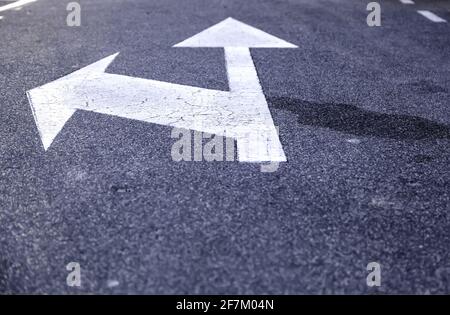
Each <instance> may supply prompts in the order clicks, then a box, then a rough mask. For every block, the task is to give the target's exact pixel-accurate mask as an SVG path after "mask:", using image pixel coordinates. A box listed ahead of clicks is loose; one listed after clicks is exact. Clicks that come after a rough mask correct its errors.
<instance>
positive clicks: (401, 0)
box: [400, 0, 414, 4]
mask: <svg viewBox="0 0 450 315" xmlns="http://www.w3.org/2000/svg"><path fill="white" fill-rule="evenodd" d="M400 2H401V3H403V4H414V1H412V0H400Z"/></svg>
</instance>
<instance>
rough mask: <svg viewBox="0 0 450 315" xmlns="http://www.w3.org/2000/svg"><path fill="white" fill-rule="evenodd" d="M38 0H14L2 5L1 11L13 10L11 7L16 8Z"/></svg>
mask: <svg viewBox="0 0 450 315" xmlns="http://www.w3.org/2000/svg"><path fill="white" fill-rule="evenodd" d="M36 1H37V0H19V1H17V2H13V3H10V4H7V5H4V6H2V7H0V12H3V11H6V10H11V9H15V8H18V7H21V6H24V5H25V4H28V3H32V2H36Z"/></svg>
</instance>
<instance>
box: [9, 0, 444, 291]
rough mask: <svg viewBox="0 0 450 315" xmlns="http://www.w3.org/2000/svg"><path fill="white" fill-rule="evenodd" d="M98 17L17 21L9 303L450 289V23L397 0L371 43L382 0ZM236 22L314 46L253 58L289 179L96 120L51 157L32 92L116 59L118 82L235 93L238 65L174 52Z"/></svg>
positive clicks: (96, 5)
mask: <svg viewBox="0 0 450 315" xmlns="http://www.w3.org/2000/svg"><path fill="white" fill-rule="evenodd" d="M80 3H81V6H82V26H81V27H78V28H70V27H67V26H66V24H65V19H66V15H67V12H66V10H65V5H66V3H64V1H57V0H39V1H38V2H36V3H33V4H30V5H27V6H25V7H23V9H22V10H20V11H7V12H3V13H2V15H3V16H4V19H3V20H0V38H1V42H0V86H1V90H0V292H2V293H51V294H52V293H137V294H194V293H200V294H288V293H289V294H305V293H310V294H323V293H333V294H343V293H349V294H359V293H361V294H372V293H390V294H394V293H414V294H427V293H450V255H449V252H450V248H449V244H450V215H449V210H450V207H449V204H450V200H449V199H450V193H449V191H450V176H449V162H450V161H449V160H450V147H449V144H450V107H449V100H450V98H449V93H450V61H449V60H450V59H449V52H450V36H449V32H450V26H449V23H433V22H431V21H429V20H427V19H425V18H424V17H423V16H420V15H419V14H417V13H416V12H415V10H416V8H414V7H412V6H406V5H402V4H401V3H400V2H399V1H380V3H381V6H382V26H381V27H372V28H371V27H368V26H367V25H366V16H367V13H368V12H367V11H366V3H365V2H364V1H337V0H334V1H333V0H320V1H312V0H295V1H294V0H290V1H273V0H270V1H269V0H267V1H266V0H262V1H256V0H251V1H245V2H244V1H237V0H236V1H224V0H222V1H218V0H215V1H206V0H191V1H175V0H164V1H163V0H160V1H156V0H155V1H144V0H130V1H118V0H105V1H93V0H82V1H80ZM417 6H420V9H423V8H424V7H427V8H429V10H431V11H433V12H434V13H436V14H437V15H439V16H441V17H443V18H445V19H447V20H449V21H450V12H449V11H448V9H447V7H448V6H447V5H446V4H444V3H443V1H426V2H425V1H417ZM229 16H231V17H234V18H236V19H238V20H240V21H242V22H244V23H247V24H250V25H252V26H255V27H257V28H260V29H262V30H264V31H266V32H268V33H270V34H273V35H275V36H278V37H280V38H282V39H284V40H287V41H289V42H291V43H294V44H296V45H298V46H299V48H298V49H286V50H283V49H252V51H251V52H252V56H253V59H254V62H255V65H256V68H257V71H258V74H259V77H260V80H261V85H262V87H263V89H264V93H265V95H266V98H267V100H268V103H269V107H270V110H271V113H272V115H273V118H274V121H275V124H276V125H277V126H279V129H280V139H281V142H282V143H283V146H284V150H285V152H286V155H287V158H288V163H285V164H282V165H281V166H280V168H279V170H278V171H277V172H274V173H261V172H260V168H259V165H253V164H244V163H238V162H214V163H212V162H173V161H172V159H171V157H170V149H171V145H172V143H173V139H171V138H170V132H171V129H170V128H169V127H166V126H158V125H152V124H147V123H141V122H136V121H130V120H126V119H121V118H117V117H110V116H105V115H100V114H95V113H89V112H82V111H78V112H77V113H76V114H75V115H74V116H73V117H72V118H71V119H70V120H69V122H68V123H67V124H66V126H65V128H64V129H63V131H62V132H61V133H60V134H59V135H58V137H57V138H56V140H55V142H54V143H53V144H52V147H51V148H50V149H49V150H48V151H47V152H44V150H43V149H42V146H41V144H40V139H39V135H38V131H37V129H36V126H35V123H34V120H33V115H32V112H31V109H30V106H29V104H28V101H27V98H26V91H27V90H29V89H32V88H35V87H37V86H40V85H42V84H45V83H47V82H50V81H53V80H55V79H57V78H60V77H62V76H64V75H67V74H68V73H71V72H73V71H75V70H77V69H79V68H81V67H83V66H85V65H88V64H90V63H92V62H95V61H97V60H99V59H101V58H103V57H105V56H108V55H111V54H113V53H116V52H120V55H119V57H118V58H117V59H116V60H115V61H114V62H113V64H111V66H110V67H109V68H108V70H107V71H108V72H110V73H118V74H125V75H130V76H137V77H142V78H149V79H156V80H161V81H167V82H173V83H179V84H189V85H194V86H200V87H207V88H215V89H223V90H226V89H227V77H226V70H225V65H224V56H223V52H222V50H220V49H203V48H200V49H187V48H172V46H173V45H174V44H176V43H178V42H180V41H182V40H184V39H186V38H188V37H190V36H192V35H194V34H196V33H198V32H200V31H202V30H203V29H205V28H207V27H209V26H211V25H213V24H215V23H218V22H220V21H221V20H223V19H225V18H227V17H229ZM168 106H170V104H168ZM71 261H76V262H79V263H80V264H81V271H82V280H81V281H82V286H81V287H80V288H72V287H68V286H67V285H66V276H67V274H68V271H66V269H65V266H66V264H68V263H69V262H71ZM372 261H376V262H379V263H380V264H381V268H382V285H381V286H380V287H378V288H369V287H367V285H366V276H367V273H368V272H367V271H366V265H367V264H368V263H369V262H372ZM112 283H114V285H111V284H112Z"/></svg>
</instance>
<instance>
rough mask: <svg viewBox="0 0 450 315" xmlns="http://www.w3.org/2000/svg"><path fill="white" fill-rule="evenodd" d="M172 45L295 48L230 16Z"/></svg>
mask: <svg viewBox="0 0 450 315" xmlns="http://www.w3.org/2000/svg"><path fill="white" fill-rule="evenodd" d="M173 47H247V48H297V46H296V45H294V44H291V43H289V42H287V41H284V40H282V39H280V38H278V37H275V36H273V35H270V34H268V33H266V32H263V31H261V30H259V29H257V28H254V27H252V26H250V25H247V24H245V23H242V22H239V21H237V20H235V19H233V18H231V17H229V18H227V19H225V20H223V21H222V22H220V23H218V24H216V25H213V26H211V27H210V28H207V29H206V30H204V31H202V32H200V33H198V34H197V35H194V36H192V37H190V38H188V39H186V40H184V41H182V42H181V43H178V44H176V45H174V46H173Z"/></svg>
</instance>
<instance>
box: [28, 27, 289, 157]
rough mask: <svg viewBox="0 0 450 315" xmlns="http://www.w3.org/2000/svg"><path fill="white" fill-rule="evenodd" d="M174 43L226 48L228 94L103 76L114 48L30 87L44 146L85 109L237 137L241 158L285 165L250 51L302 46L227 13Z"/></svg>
mask: <svg viewBox="0 0 450 315" xmlns="http://www.w3.org/2000/svg"><path fill="white" fill-rule="evenodd" d="M174 47H223V48H224V50H225V60H226V68H227V73H228V82H229V91H218V90H211V89H203V88H198V87H192V86H186V85H179V84H173V83H168V82H162V81H156V80H147V79H141V78H134V77H129V76H123V75H117V74H109V73H105V70H106V69H107V67H108V66H109V65H110V64H111V62H112V61H113V60H114V59H115V58H116V57H117V55H118V53H116V54H114V55H111V56H109V57H106V58H104V59H102V60H100V61H97V62H95V63H93V64H91V65H89V66H87V67H85V68H82V69H80V70H78V71H76V72H74V73H72V74H69V75H67V76H65V77H63V78H61V79H58V80H56V81H53V82H51V83H48V84H46V85H43V86H41V87H38V88H35V89H33V90H30V91H28V92H27V94H28V99H29V102H30V105H31V108H32V110H33V114H34V118H35V121H36V125H37V127H38V130H39V134H40V136H41V140H42V143H43V146H44V149H45V150H47V149H48V148H49V147H50V145H51V144H52V142H53V141H54V139H55V137H56V136H57V135H58V133H59V132H60V131H61V130H62V128H63V127H64V125H65V123H66V122H67V121H68V120H69V119H70V117H71V116H72V115H73V114H74V113H75V111H76V110H86V111H93V112H97V113H102V114H107V115H113V116H119V117H123V118H129V119H135V120H140V121H145V122H150V123H155V124H161V125H168V126H173V127H177V128H185V129H192V130H197V131H201V132H206V133H212V134H217V135H222V136H227V137H233V138H235V139H236V141H237V146H238V159H239V161H241V162H285V161H286V156H285V154H284V151H283V148H282V145H281V143H280V140H279V138H278V134H277V131H276V128H275V126H274V123H273V120H272V116H271V114H270V111H269V108H268V105H267V101H266V98H265V96H264V93H263V91H262V88H261V85H260V82H259V79H258V75H257V72H256V69H255V66H254V64H253V60H252V57H251V54H250V50H249V48H252V47H253V48H296V47H297V46H295V45H293V44H290V43H288V42H286V41H283V40H281V39H279V38H277V37H274V36H272V35H269V34H267V33H265V32H263V31H261V30H258V29H256V28H253V27H251V26H249V25H246V24H244V23H242V22H239V21H236V20H234V19H232V18H228V19H226V20H224V21H222V22H220V23H218V24H216V25H214V26H212V27H210V28H208V29H206V30H204V31H203V32H201V33H199V34H197V35H195V36H193V37H191V38H188V39H186V40H185V41H183V42H181V43H179V44H177V45H175V46H174Z"/></svg>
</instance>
